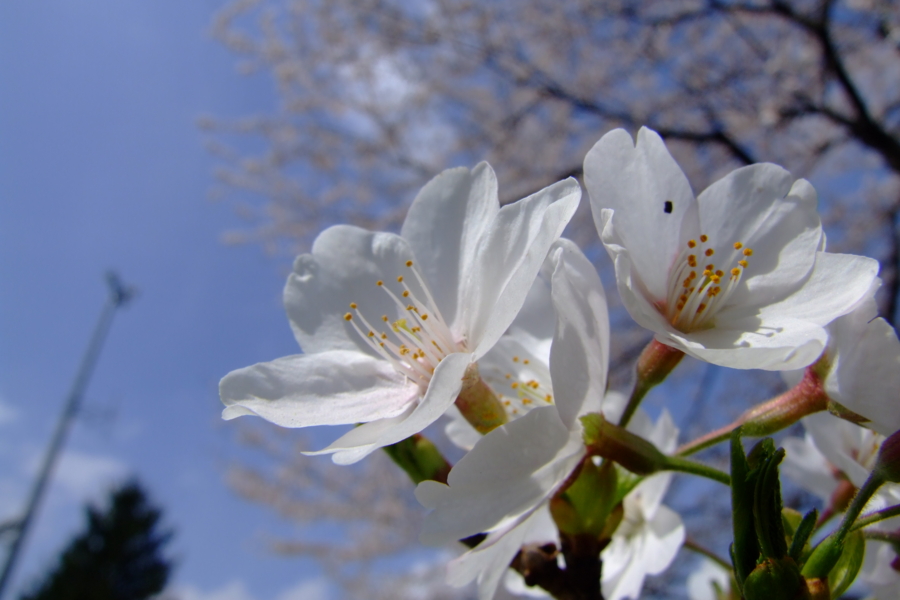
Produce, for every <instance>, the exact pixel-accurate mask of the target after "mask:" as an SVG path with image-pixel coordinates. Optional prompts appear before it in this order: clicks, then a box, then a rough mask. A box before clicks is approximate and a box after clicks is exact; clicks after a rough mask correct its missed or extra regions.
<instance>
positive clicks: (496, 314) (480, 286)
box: [459, 178, 581, 358]
mask: <svg viewBox="0 0 900 600" xmlns="http://www.w3.org/2000/svg"><path fill="white" fill-rule="evenodd" d="M580 199H581V186H579V185H578V182H577V181H575V180H574V179H572V178H569V179H566V180H564V181H559V182H557V183H554V184H553V185H551V186H548V187H546V188H544V189H543V190H541V191H539V192H537V193H536V194H533V195H531V196H529V197H527V198H523V199H522V200H519V201H518V202H513V203H512V204H507V205H506V206H504V207H503V208H501V209H500V211H499V212H498V213H497V217H496V219H495V220H494V223H493V224H492V226H491V230H490V232H489V233H488V235H487V236H486V237H485V238H484V239H483V241H482V243H481V244H480V245H479V247H478V248H477V249H476V255H477V261H475V260H474V259H473V262H472V265H471V269H470V270H469V271H467V272H465V273H463V274H462V277H461V285H460V287H459V298H460V301H459V305H460V306H461V307H462V316H463V319H464V322H465V323H466V331H467V337H468V341H469V348H470V349H474V350H473V351H474V353H475V355H476V357H479V358H480V357H481V356H484V354H485V353H486V352H487V351H488V350H490V348H491V346H493V345H494V343H495V342H496V341H497V339H498V338H499V337H500V336H501V335H502V334H503V332H504V331H506V329H507V328H508V327H509V326H510V324H511V323H512V322H513V319H515V317H516V315H517V314H518V312H519V309H521V308H522V305H523V304H524V302H525V298H526V297H527V295H528V291H529V290H530V289H531V285H532V283H533V282H534V279H535V277H537V274H538V271H539V270H540V268H541V265H542V264H543V262H544V259H545V258H546V256H547V253H548V252H549V251H550V247H551V245H552V244H553V242H555V241H556V240H557V239H559V236H560V235H562V232H563V229H565V227H566V225H567V224H568V223H569V220H570V219H571V218H572V215H574V214H575V210H576V209H577V208H578V202H579V201H580Z"/></svg>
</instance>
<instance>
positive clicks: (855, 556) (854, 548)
mask: <svg viewBox="0 0 900 600" xmlns="http://www.w3.org/2000/svg"><path fill="white" fill-rule="evenodd" d="M865 556H866V538H865V535H864V534H863V532H862V530H857V531H854V532H852V533H850V534H849V535H847V537H845V538H844V551H843V553H842V554H841V557H840V558H839V559H838V561H837V564H836V565H834V568H833V569H831V572H829V573H828V587H829V588H830V589H831V597H832V598H839V597H840V596H841V594H843V593H844V592H846V591H847V588H849V587H850V586H851V585H852V584H853V582H854V581H855V580H856V576H857V575H859V570H860V568H861V567H862V564H863V559H864V558H865Z"/></svg>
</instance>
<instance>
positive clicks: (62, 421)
mask: <svg viewBox="0 0 900 600" xmlns="http://www.w3.org/2000/svg"><path fill="white" fill-rule="evenodd" d="M106 283H107V284H108V285H109V297H108V298H107V300H106V304H105V305H104V306H103V311H102V312H101V313H100V320H99V321H97V326H96V327H95V328H94V334H93V335H92V336H91V340H90V343H89V344H88V347H87V350H85V352H84V356H83V357H82V359H81V366H80V367H79V368H78V373H77V374H76V375H75V380H74V381H73V382H72V388H71V389H70V390H69V396H68V398H67V399H66V403H65V405H64V406H63V411H62V414H61V415H60V417H59V421H57V423H56V431H55V432H54V433H53V438H51V440H50V447H49V448H48V449H47V454H46V455H45V456H44V462H43V464H42V465H41V470H40V472H39V473H38V477H37V480H36V481H35V482H34V486H33V487H32V488H31V494H30V496H29V498H28V504H27V505H26V507H25V514H24V515H23V516H22V518H21V519H19V520H18V521H11V522H10V521H8V522H6V523H4V524H3V525H2V529H3V531H2V533H3V534H6V535H10V536H13V538H12V541H11V542H10V545H9V552H8V554H7V555H6V564H4V565H3V572H2V574H0V598H2V597H3V593H4V591H5V590H6V586H7V584H8V583H9V580H10V578H11V576H12V572H13V568H14V566H15V563H16V559H17V558H18V556H19V553H20V552H21V549H22V543H23V541H24V539H25V535H26V534H27V533H28V527H29V526H30V525H31V522H32V521H33V520H34V516H35V514H36V513H37V509H38V506H39V505H40V503H41V499H42V498H43V495H44V492H45V491H46V488H47V484H48V483H49V482H50V477H51V476H52V475H53V468H54V467H55V466H56V462H57V460H58V459H59V455H60V453H61V452H62V449H63V445H64V444H65V441H66V437H67V436H68V434H69V430H70V429H71V428H72V422H73V421H74V420H75V417H76V416H77V415H78V411H79V409H80V408H81V403H82V400H83V399H84V390H85V389H86V388H87V384H88V380H89V379H90V377H91V373H92V372H93V370H94V367H95V366H96V364H97V359H98V358H99V356H100V349H101V348H102V347H103V342H104V341H105V340H106V335H107V334H108V333H109V328H110V326H111V325H112V319H113V316H114V315H115V313H116V310H117V309H118V308H120V307H122V306H125V305H126V304H127V303H128V301H129V300H131V299H132V298H133V297H134V294H135V290H134V288H132V287H130V286H126V285H124V284H123V283H122V281H121V280H120V279H119V277H118V275H116V274H115V273H114V272H112V271H109V272H107V274H106Z"/></svg>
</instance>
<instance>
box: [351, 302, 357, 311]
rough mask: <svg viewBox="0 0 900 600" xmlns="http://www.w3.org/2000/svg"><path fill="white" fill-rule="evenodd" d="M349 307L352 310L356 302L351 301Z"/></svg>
mask: <svg viewBox="0 0 900 600" xmlns="http://www.w3.org/2000/svg"><path fill="white" fill-rule="evenodd" d="M350 308H352V309H353V310H356V302H351V303H350Z"/></svg>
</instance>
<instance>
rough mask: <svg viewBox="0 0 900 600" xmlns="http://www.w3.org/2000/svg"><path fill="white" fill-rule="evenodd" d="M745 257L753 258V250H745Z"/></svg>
mask: <svg viewBox="0 0 900 600" xmlns="http://www.w3.org/2000/svg"><path fill="white" fill-rule="evenodd" d="M744 256H753V248H744Z"/></svg>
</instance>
